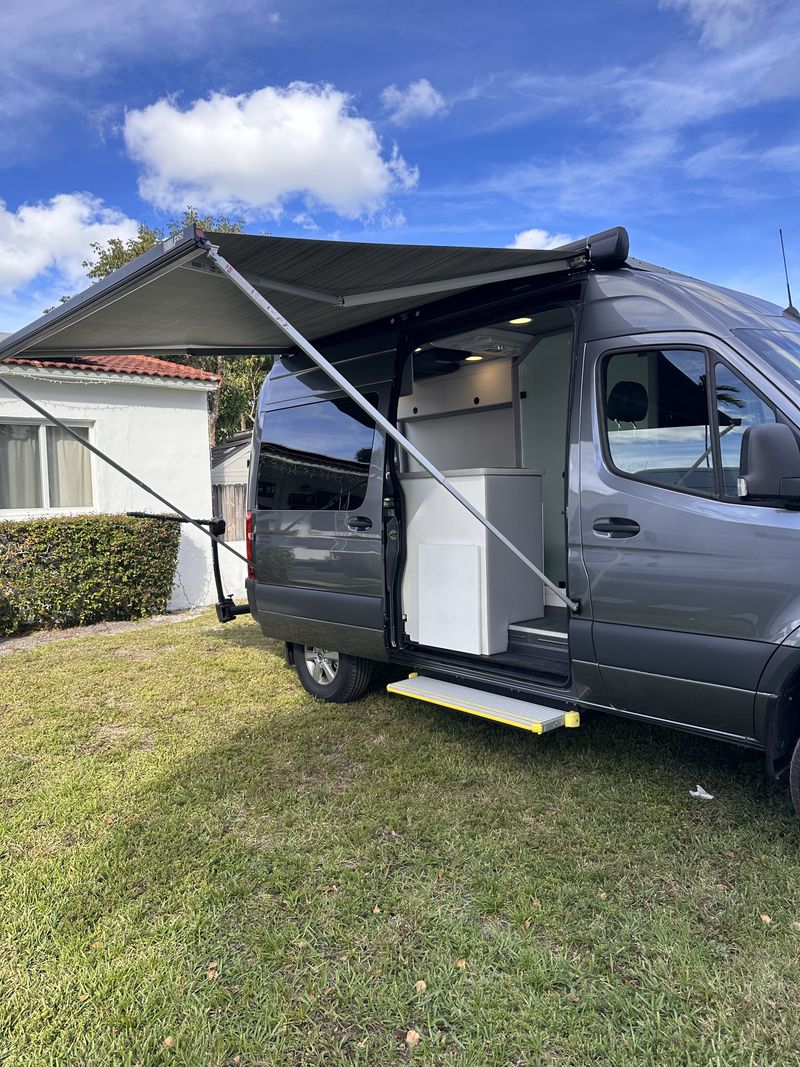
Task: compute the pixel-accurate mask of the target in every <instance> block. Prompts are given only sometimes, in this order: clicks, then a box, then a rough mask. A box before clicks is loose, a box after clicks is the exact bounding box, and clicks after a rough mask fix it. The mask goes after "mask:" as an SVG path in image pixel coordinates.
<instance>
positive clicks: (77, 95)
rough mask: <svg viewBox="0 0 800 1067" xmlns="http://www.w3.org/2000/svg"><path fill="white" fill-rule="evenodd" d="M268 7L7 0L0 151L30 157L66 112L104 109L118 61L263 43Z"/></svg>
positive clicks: (274, 18) (253, 2)
mask: <svg viewBox="0 0 800 1067" xmlns="http://www.w3.org/2000/svg"><path fill="white" fill-rule="evenodd" d="M271 6H272V4H271V3H267V4H265V3H264V2H263V0H226V3H224V4H220V3H219V2H218V0H193V2H192V3H191V4H187V3H186V0H159V2H158V3H157V4H156V3H153V2H152V0H122V2H120V3H117V4H109V3H108V2H107V0H81V2H80V3H70V2H68V0H38V2H37V3H36V4H30V3H28V4H25V3H22V2H21V0H6V2H5V3H3V4H0V41H2V42H3V45H2V49H0V84H2V86H3V92H2V97H0V149H2V148H4V147H5V145H7V146H8V149H9V150H11V151H13V152H14V153H16V154H19V153H20V151H21V149H22V148H23V147H25V148H26V149H27V150H28V151H30V147H29V146H30V145H31V144H36V143H37V142H39V141H41V140H42V139H43V138H44V136H45V134H46V133H47V130H48V128H49V127H50V126H54V125H56V124H57V123H58V121H59V119H60V118H63V116H64V115H65V114H69V113H74V112H76V111H77V112H84V111H87V110H88V111H90V112H91V111H92V110H96V109H97V108H99V107H102V106H103V105H104V104H107V103H108V93H109V87H108V82H107V81H105V80H100V79H101V76H102V75H103V74H105V73H107V71H108V70H109V69H110V68H113V67H114V66H115V65H117V64H119V63H124V64H125V65H130V64H131V63H133V62H135V61H136V60H138V59H140V58H141V57H142V56H146V57H147V58H148V59H149V60H151V61H156V60H159V59H160V60H162V61H163V62H165V63H169V62H170V60H171V58H172V57H173V55H174V54H175V53H176V52H177V53H178V54H179V55H180V56H181V57H188V56H190V55H193V54H195V55H197V54H202V55H203V56H207V55H208V54H209V51H210V50H212V49H213V52H214V53H215V54H216V55H224V54H226V52H227V51H228V50H229V49H230V48H231V47H233V46H235V44H236V41H237V36H238V37H239V39H241V36H242V35H243V34H245V35H247V37H248V39H249V40H254V39H259V40H260V39H266V40H269V39H270V38H272V37H273V36H274V35H275V34H276V33H279V32H281V31H280V29H279V25H280V21H281V19H280V15H279V14H278V13H277V12H275V11H274V10H273V11H272V12H270V11H269V8H270V7H271ZM265 7H266V8H267V10H266V11H265ZM76 84H78V85H80V91H78V92H76V91H75V85H76ZM98 87H101V88H100V89H99V92H98ZM32 116H35V121H27V122H26V119H27V118H28V117H32ZM25 142H27V144H26V143H25Z"/></svg>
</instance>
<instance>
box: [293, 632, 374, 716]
mask: <svg viewBox="0 0 800 1067" xmlns="http://www.w3.org/2000/svg"><path fill="white" fill-rule="evenodd" d="M334 663H335V669H333V667H334ZM373 666H374V665H373V663H372V660H369V659H362V658H361V657H360V656H346V655H345V654H344V653H339V652H333V651H331V650H329V649H321V648H317V647H316V646H312V645H295V646H294V667H295V670H296V671H297V677H298V678H299V679H300V683H301V685H302V686H303V688H304V689H305V691H306V692H307V693H310V694H311V695H312V696H313V697H316V698H317V699H318V700H326V701H328V702H329V703H331V704H348V703H349V702H350V701H351V700H359V699H360V698H361V697H362V696H363V695H364V694H365V693H366V691H367V689H368V688H369V684H370V682H371V681H372V670H373ZM331 671H333V677H331Z"/></svg>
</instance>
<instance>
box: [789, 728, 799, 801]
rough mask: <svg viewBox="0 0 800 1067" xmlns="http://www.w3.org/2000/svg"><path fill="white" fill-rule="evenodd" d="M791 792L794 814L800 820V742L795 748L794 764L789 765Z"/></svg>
mask: <svg viewBox="0 0 800 1067" xmlns="http://www.w3.org/2000/svg"><path fill="white" fill-rule="evenodd" d="M789 792H790V793H791V795H792V803H793V804H794V813H795V815H797V817H798V818H800V741H798V742H797V744H796V745H795V746H794V753H793V755H792V762H791V763H790V764H789Z"/></svg>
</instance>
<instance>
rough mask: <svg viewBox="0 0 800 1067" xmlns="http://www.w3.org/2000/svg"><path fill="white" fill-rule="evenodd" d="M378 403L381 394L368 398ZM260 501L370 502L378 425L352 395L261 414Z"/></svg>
mask: <svg viewBox="0 0 800 1067" xmlns="http://www.w3.org/2000/svg"><path fill="white" fill-rule="evenodd" d="M366 399H367V400H369V401H370V403H371V404H373V405H377V403H378V397H377V395H371V396H367V398H366ZM259 437H260V440H261V447H260V450H259V456H258V487H257V495H256V505H257V507H258V508H259V509H261V510H262V511H354V510H356V509H357V508H360V507H361V505H362V504H363V503H364V497H365V496H366V492H367V485H368V481H369V467H370V461H371V459H372V446H373V442H374V439H375V427H374V425H373V423H372V420H371V419H370V418H369V416H368V415H366V414H365V413H364V412H363V411H362V410H361V408H359V407H358V406H357V405H356V404H355V403H354V402H353V401H352V400H351V399H350V398H349V397H342V398H341V399H339V400H322V401H317V402H316V403H313V404H300V405H298V406H297V407H291V408H282V409H279V410H277V411H265V412H263V413H262V414H261V425H260V434H259Z"/></svg>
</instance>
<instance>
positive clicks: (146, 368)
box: [2, 355, 220, 382]
mask: <svg viewBox="0 0 800 1067" xmlns="http://www.w3.org/2000/svg"><path fill="white" fill-rule="evenodd" d="M2 362H3V363H5V364H7V365H8V366H12V367H35V368H38V369H41V370H74V371H84V372H87V371H88V372H91V371H94V372H95V373H100V374H135V375H141V376H142V377H144V378H182V379H185V380H188V381H195V382H218V381H220V377H219V375H217V374H211V373H210V371H205V370H198V368H197V367H187V366H184V365H183V364H182V363H170V362H168V361H167V360H165V359H156V357H155V356H136V355H132V356H52V357H50V358H48V359H32V358H29V357H27V356H9V357H8V358H7V359H4V360H3V361H2Z"/></svg>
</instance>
